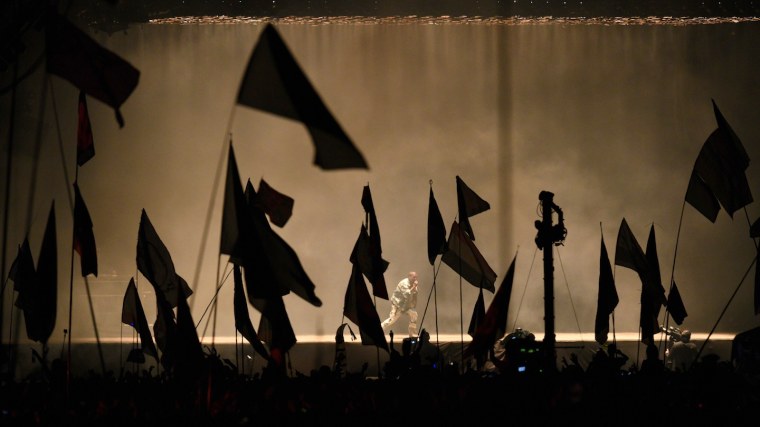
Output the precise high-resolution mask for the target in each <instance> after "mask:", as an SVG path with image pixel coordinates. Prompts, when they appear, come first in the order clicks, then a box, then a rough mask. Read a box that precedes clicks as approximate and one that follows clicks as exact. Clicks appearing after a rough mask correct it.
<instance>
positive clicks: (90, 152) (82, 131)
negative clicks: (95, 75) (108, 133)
mask: <svg viewBox="0 0 760 427" xmlns="http://www.w3.org/2000/svg"><path fill="white" fill-rule="evenodd" d="M94 156H95V143H94V141H93V138H92V124H91V123H90V113H89V112H88V111H87V97H86V96H85V93H84V91H83V90H80V91H79V120H78V122H77V165H79V166H82V165H84V164H85V163H87V161H88V160H90V159H91V158H93V157H94Z"/></svg>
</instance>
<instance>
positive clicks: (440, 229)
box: [427, 185, 446, 265]
mask: <svg viewBox="0 0 760 427" xmlns="http://www.w3.org/2000/svg"><path fill="white" fill-rule="evenodd" d="M427 250H428V261H430V265H434V264H435V258H436V257H437V256H438V255H440V254H443V253H444V252H445V251H446V226H445V225H444V223H443V217H442V216H441V211H440V210H439V209H438V203H437V202H436V201H435V196H434V195H433V186H432V185H431V186H430V197H429V198H428V222H427Z"/></svg>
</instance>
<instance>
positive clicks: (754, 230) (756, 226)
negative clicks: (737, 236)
mask: <svg viewBox="0 0 760 427" xmlns="http://www.w3.org/2000/svg"><path fill="white" fill-rule="evenodd" d="M749 237H753V238H754V237H760V218H758V219H756V220H755V222H753V223H752V225H751V226H750V227H749Z"/></svg>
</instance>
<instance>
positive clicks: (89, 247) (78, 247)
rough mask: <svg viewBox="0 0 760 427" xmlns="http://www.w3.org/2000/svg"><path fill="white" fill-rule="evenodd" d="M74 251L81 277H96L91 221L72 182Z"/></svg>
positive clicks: (95, 254)
mask: <svg viewBox="0 0 760 427" xmlns="http://www.w3.org/2000/svg"><path fill="white" fill-rule="evenodd" d="M73 243H74V250H75V251H76V252H77V253H78V254H79V258H80V261H81V264H80V265H81V271H82V277H84V276H87V275H88V274H92V275H94V276H95V277H98V253H97V249H96V247H95V234H94V233H93V232H92V219H91V218H90V212H89V211H88V210H87V205H85V203H84V199H83V198H82V193H81V192H80V191H79V186H78V185H77V183H76V181H74V240H73Z"/></svg>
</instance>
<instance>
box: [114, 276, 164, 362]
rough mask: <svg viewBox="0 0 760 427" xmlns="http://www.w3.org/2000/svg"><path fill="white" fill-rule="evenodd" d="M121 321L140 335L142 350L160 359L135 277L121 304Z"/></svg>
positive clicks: (131, 279) (131, 280) (130, 280)
mask: <svg viewBox="0 0 760 427" xmlns="http://www.w3.org/2000/svg"><path fill="white" fill-rule="evenodd" d="M121 323H124V324H125V325H129V326H131V327H133V328H134V329H135V331H137V333H138V334H139V335H140V343H141V344H142V351H143V352H144V353H145V354H149V355H151V356H153V357H154V358H155V359H156V360H158V350H156V345H155V344H153V336H152V335H151V333H150V326H148V319H147V318H146V317H145V311H144V310H143V306H142V303H141V302H140V295H139V294H138V293H137V286H135V279H134V277H133V278H130V279H129V284H128V285H127V291H126V292H125V293H124V300H123V302H122V306H121Z"/></svg>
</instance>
